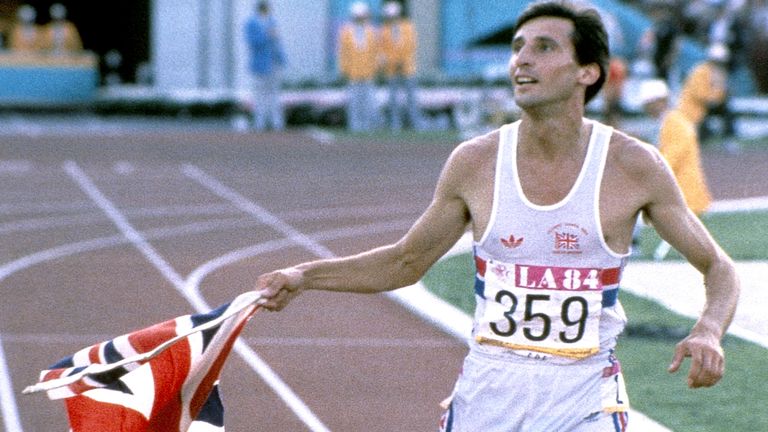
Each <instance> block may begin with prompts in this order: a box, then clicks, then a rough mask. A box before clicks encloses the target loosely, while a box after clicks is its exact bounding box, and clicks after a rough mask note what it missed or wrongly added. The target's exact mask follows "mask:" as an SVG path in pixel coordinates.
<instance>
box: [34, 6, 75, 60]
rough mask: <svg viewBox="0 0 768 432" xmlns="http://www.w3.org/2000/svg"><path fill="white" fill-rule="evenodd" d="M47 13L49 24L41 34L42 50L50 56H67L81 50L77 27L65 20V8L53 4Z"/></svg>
mask: <svg viewBox="0 0 768 432" xmlns="http://www.w3.org/2000/svg"><path fill="white" fill-rule="evenodd" d="M49 12H50V14H51V22H50V23H48V24H47V25H46V26H45V27H44V29H43V33H42V48H43V50H45V51H47V52H48V53H51V54H56V55H67V54H73V53H78V52H80V51H82V50H83V41H82V39H80V33H79V32H78V31H77V27H75V25H74V24H73V23H72V22H71V21H69V20H67V8H66V7H64V5H62V4H61V3H55V4H53V5H52V6H51V7H50V9H49Z"/></svg>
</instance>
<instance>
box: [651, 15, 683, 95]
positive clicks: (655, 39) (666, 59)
mask: <svg viewBox="0 0 768 432" xmlns="http://www.w3.org/2000/svg"><path fill="white" fill-rule="evenodd" d="M651 18H652V19H653V26H652V27H651V29H650V30H649V33H647V34H646V36H644V39H645V40H646V43H648V44H650V46H649V47H648V49H649V50H650V58H651V61H652V62H653V67H654V72H655V76H656V77H658V78H661V79H663V80H665V81H666V82H667V83H668V84H674V82H675V80H676V77H674V76H672V74H673V70H672V68H673V67H674V65H675V62H676V61H677V56H678V54H679V51H680V47H679V44H680V36H681V32H682V28H681V26H680V20H679V11H678V10H677V8H676V7H675V6H674V4H673V3H669V2H663V3H658V4H655V5H653V7H652V9H651Z"/></svg>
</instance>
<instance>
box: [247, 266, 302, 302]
mask: <svg viewBox="0 0 768 432" xmlns="http://www.w3.org/2000/svg"><path fill="white" fill-rule="evenodd" d="M301 278H302V275H301V270H298V269H296V268H287V269H283V270H276V271H273V272H270V273H265V274H263V275H261V276H259V277H258V279H256V288H255V290H256V291H258V292H259V294H261V300H260V301H259V304H260V305H261V307H263V308H264V309H267V310H271V311H279V310H282V309H283V308H284V307H285V306H286V305H288V303H289V302H290V301H291V300H292V299H293V298H294V297H296V296H297V295H299V292H300V290H299V286H300V284H301Z"/></svg>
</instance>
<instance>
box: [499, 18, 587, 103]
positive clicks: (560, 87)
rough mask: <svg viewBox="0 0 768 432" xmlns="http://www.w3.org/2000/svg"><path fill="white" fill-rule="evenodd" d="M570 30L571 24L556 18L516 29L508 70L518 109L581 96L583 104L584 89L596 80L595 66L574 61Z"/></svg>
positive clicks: (534, 21) (535, 19) (534, 20)
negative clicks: (594, 74) (581, 64)
mask: <svg viewBox="0 0 768 432" xmlns="http://www.w3.org/2000/svg"><path fill="white" fill-rule="evenodd" d="M572 32H573V23H572V22H571V21H570V20H567V19H564V18H557V17H540V18H534V19H532V20H531V21H528V22H527V23H525V24H523V26H521V27H520V29H518V31H517V33H516V34H515V36H514V38H513V39H512V58H511V59H510V61H509V72H510V77H511V79H512V86H513V88H514V94H515V102H516V103H517V104H518V105H519V106H520V107H521V108H524V109H525V108H528V107H535V106H541V105H542V104H549V103H555V102H559V101H565V100H568V99H570V98H574V97H580V96H581V98H582V99H581V102H582V103H583V90H584V89H585V88H586V86H587V85H589V84H590V83H591V82H594V81H590V80H594V79H596V77H593V76H592V75H593V72H594V69H595V68H596V66H597V65H591V66H580V65H579V64H578V63H577V62H576V54H575V50H574V46H573V43H572V42H571V34H572ZM593 66H594V67H593ZM598 73H599V71H598Z"/></svg>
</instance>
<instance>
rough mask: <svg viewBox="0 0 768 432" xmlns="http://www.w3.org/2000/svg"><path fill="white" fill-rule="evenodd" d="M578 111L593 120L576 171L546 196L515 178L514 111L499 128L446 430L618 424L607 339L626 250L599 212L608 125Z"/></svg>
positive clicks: (615, 368) (619, 396) (620, 399)
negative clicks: (466, 346)
mask: <svg viewBox="0 0 768 432" xmlns="http://www.w3.org/2000/svg"><path fill="white" fill-rule="evenodd" d="M585 121H590V122H591V124H592V125H593V127H592V134H591V137H590V141H589V147H588V149H587V154H586V157H585V160H584V163H583V165H582V167H581V171H580V173H579V175H578V177H577V179H576V181H575V183H574V184H573V186H572V188H571V190H570V192H569V193H568V194H567V195H566V197H565V198H564V199H563V200H562V201H560V202H558V203H556V204H553V205H546V206H542V205H536V204H534V203H532V202H531V201H529V200H528V199H527V198H526V196H525V193H524V191H523V189H522V186H521V184H520V179H519V176H518V171H517V141H518V140H517V133H518V127H519V124H520V122H519V121H518V122H515V123H512V124H509V125H505V126H503V127H502V128H501V130H500V142H499V150H498V155H497V162H496V175H495V185H494V198H493V208H492V211H491V216H490V220H489V222H488V227H487V229H486V231H485V233H484V234H483V236H482V238H481V239H480V241H479V242H476V243H475V244H474V253H475V264H476V269H477V272H476V277H475V298H476V300H477V307H476V309H475V316H474V326H473V341H472V343H471V344H470V353H469V355H468V356H467V359H466V360H465V362H464V367H463V370H462V374H461V376H460V377H459V381H458V382H457V384H456V387H455V389H454V394H453V399H452V403H451V406H450V408H449V410H448V411H447V412H446V417H445V418H444V424H443V429H442V430H451V431H458V432H465V431H477V430H483V431H484V432H490V431H505V432H509V431H543V430H557V431H577V430H578V431H581V430H589V431H601V432H602V431H623V430H625V429H624V428H625V427H626V418H627V416H626V411H627V409H628V400H627V397H626V393H625V391H624V385H623V384H624V383H623V377H622V375H621V370H620V366H619V363H618V360H617V359H616V357H615V355H614V354H613V348H614V347H615V345H616V338H617V337H618V335H619V334H620V333H621V332H622V330H623V329H624V325H625V324H626V317H625V314H624V311H623V309H622V307H621V305H620V304H619V302H618V298H617V297H618V288H619V282H620V279H621V273H622V270H623V268H624V265H625V262H626V259H627V257H628V255H629V254H620V253H616V252H615V251H613V250H611V249H610V247H609V246H608V245H607V244H606V242H605V240H604V236H603V231H602V226H601V223H600V212H599V194H600V183H601V181H602V178H603V171H604V168H605V162H606V159H607V154H608V146H609V142H610V138H611V135H612V133H613V129H612V128H610V127H609V126H606V125H603V124H601V123H598V122H594V121H591V120H585ZM552 181H561V180H560V179H558V178H553V179H552ZM582 428H585V429H582Z"/></svg>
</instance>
